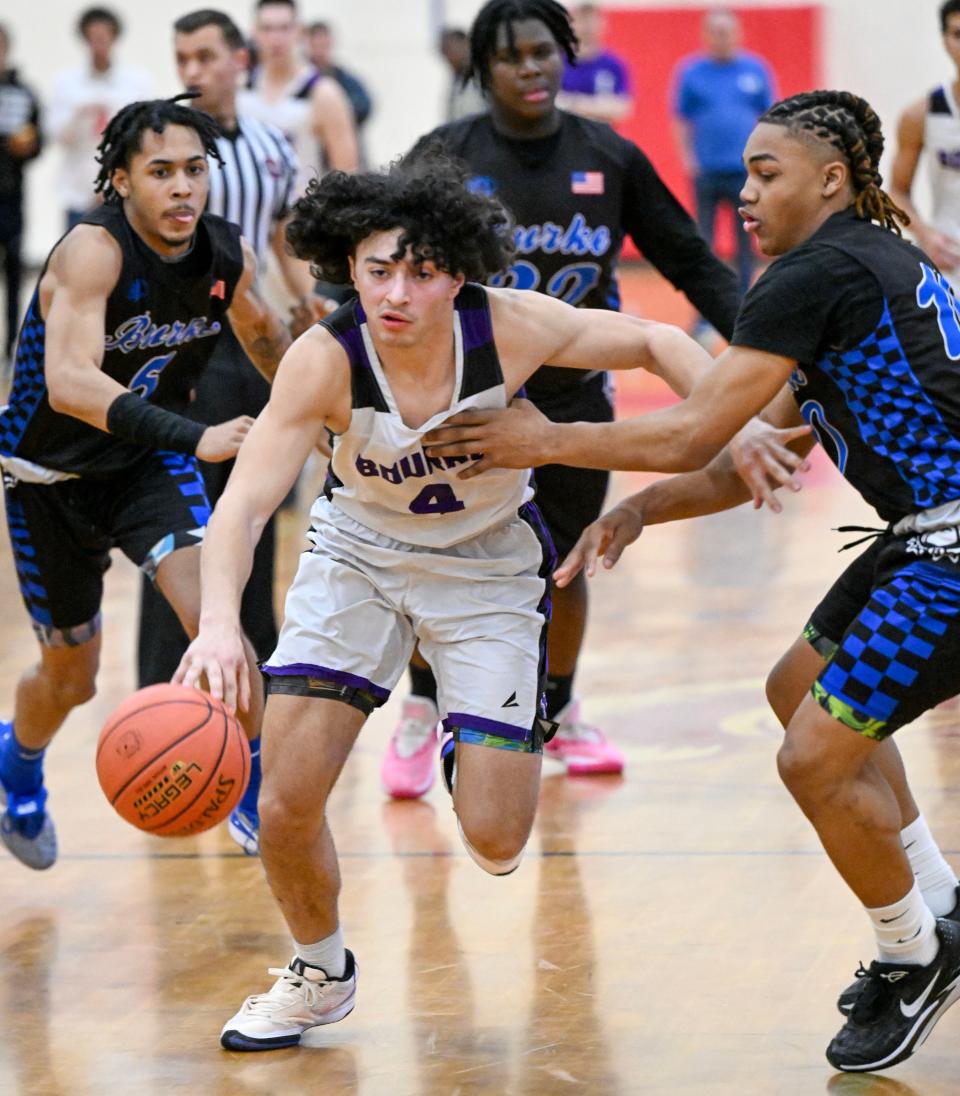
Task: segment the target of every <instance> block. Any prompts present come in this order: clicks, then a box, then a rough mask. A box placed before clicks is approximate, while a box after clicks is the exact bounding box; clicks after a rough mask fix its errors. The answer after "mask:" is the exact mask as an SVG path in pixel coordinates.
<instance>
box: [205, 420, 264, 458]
mask: <svg viewBox="0 0 960 1096" xmlns="http://www.w3.org/2000/svg"><path fill="white" fill-rule="evenodd" d="M251 426H253V419H252V418H250V416H249V415H238V416H237V417H236V418H235V419H230V420H229V421H227V422H221V423H220V424H219V425H218V426H208V427H207V428H206V430H204V432H203V435H202V436H201V438H200V444H199V445H198V446H197V457H198V458H199V459H200V460H208V461H212V462H213V463H218V462H219V461H223V460H230V458H231V457H235V456H236V455H237V453H238V452H239V450H240V445H241V443H242V442H243V439H244V438H245V437H246V436H247V434H248V433H249V432H250V427H251Z"/></svg>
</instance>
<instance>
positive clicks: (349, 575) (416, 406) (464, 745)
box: [175, 157, 710, 1050]
mask: <svg viewBox="0 0 960 1096" xmlns="http://www.w3.org/2000/svg"><path fill="white" fill-rule="evenodd" d="M509 228H510V225H509V222H508V219H507V215H506V214H505V212H504V211H503V208H502V207H501V206H500V204H499V203H498V202H497V201H496V200H495V199H493V198H490V197H489V196H486V195H484V194H482V193H470V192H469V191H468V190H467V189H466V188H465V187H464V185H463V182H462V176H461V174H460V172H459V170H458V169H456V168H454V167H453V166H452V165H451V164H450V163H449V162H447V161H444V160H442V159H439V160H438V159H436V158H433V157H427V158H425V159H421V160H419V161H415V162H414V163H413V164H412V165H410V164H409V163H408V164H403V163H401V164H399V165H396V166H394V168H393V169H392V170H391V171H390V173H389V174H388V175H374V174H361V175H353V176H348V175H344V174H342V173H340V172H333V173H331V174H329V175H327V176H326V177H325V178H324V179H322V180H320V181H318V182H314V183H311V185H310V187H309V189H308V191H307V195H306V197H305V198H303V199H301V200H300V201H299V202H298V203H297V205H296V207H295V213H294V218H293V221H292V222H291V225H290V228H289V230H288V237H289V239H290V242H291V243H292V245H293V247H294V250H295V252H296V253H297V254H298V255H300V256H301V257H303V258H309V259H311V260H312V262H313V264H314V269H315V271H316V272H317V273H318V275H322V276H324V277H325V278H327V279H328V280H330V281H334V282H342V281H344V280H346V279H347V278H350V279H351V280H352V281H353V283H354V285H355V287H356V290H357V292H358V294H359V298H358V300H357V301H354V302H352V303H348V304H345V305H343V306H342V307H341V308H340V309H338V311H337V312H336V313H334V314H333V315H332V316H331V317H329V318H328V319H325V320H323V321H322V322H321V323H320V324H318V325H316V326H315V327H313V328H312V329H311V330H310V331H308V332H307V333H306V334H304V335H303V336H301V337H300V339H298V340H297V342H296V343H295V344H294V346H293V347H292V348H291V350H290V351H289V353H288V354H287V355H286V357H285V359H284V362H283V364H282V366H281V368H280V371H279V372H278V374H277V378H276V380H275V381H274V384H273V388H272V390H271V395H270V402H269V404H268V405H267V408H266V409H265V411H264V412H263V414H262V415H261V416H260V418H259V419H258V420H257V422H256V424H255V425H254V427H253V428H252V430H251V432H250V434H249V436H248V439H247V440H246V444H244V446H243V447H242V448H241V451H240V454H239V456H238V458H237V465H236V468H235V471H234V473H233V475H232V476H231V478H230V482H229V484H228V486H227V490H226V492H225V493H224V495H223V496H222V498H221V499H220V501H219V502H218V504H217V507H216V510H215V513H214V516H213V519H212V525H211V528H210V532H209V536H208V539H207V541H206V546H205V548H204V553H203V568H202V570H203V583H202V584H203V607H202V613H201V630H200V635H199V636H198V638H197V639H195V640H194V642H193V643H192V644H191V646H190V648H189V649H188V651H187V652H186V654H185V655H184V659H183V661H182V663H181V665H180V668H179V669H178V671H177V674H176V677H175V680H178V681H183V682H184V683H186V684H195V683H196V682H198V681H199V680H201V679H202V677H203V676H204V675H206V677H207V679H208V680H209V682H210V687H211V689H212V690H213V692H214V693H215V694H216V695H218V696H222V697H223V698H224V699H225V700H226V702H227V703H228V704H229V705H230V706H231V707H232V706H234V705H236V704H237V703H238V702H239V704H240V707H241V708H243V707H244V706H245V705H247V704H248V703H250V701H251V698H252V696H253V694H254V693H255V692H256V691H257V689H256V688H252V687H251V681H250V673H249V668H248V665H247V663H246V662H245V661H244V649H243V644H242V639H241V635H240V631H239V625H238V606H239V597H240V591H241V590H242V589H243V585H244V582H245V580H246V575H247V571H248V569H249V566H250V560H251V555H252V551H253V547H254V545H255V543H256V540H257V536H258V534H259V530H260V529H261V528H262V526H263V524H264V522H265V521H266V520H267V519H268V518H269V516H270V514H271V513H272V512H273V510H274V509H275V508H276V507H277V506H278V505H279V503H280V502H281V500H282V499H283V497H284V496H285V494H286V492H287V490H288V489H289V487H290V484H291V483H292V482H293V480H294V478H295V477H296V475H297V473H298V472H299V471H300V467H301V465H302V464H303V462H304V460H305V459H306V457H307V455H308V453H309V452H310V450H311V448H312V447H313V446H314V444H315V443H316V439H317V437H318V435H319V434H320V433H321V432H322V431H323V430H324V429H327V430H329V431H330V432H331V434H332V437H333V457H332V462H331V474H330V478H329V480H328V486H327V491H326V494H325V496H324V497H322V498H320V499H319V500H318V502H317V504H316V506H315V507H314V510H313V513H312V515H311V516H312V522H313V524H312V528H311V531H310V540H311V541H312V544H313V548H312V549H311V550H310V551H308V552H307V553H305V554H304V555H303V556H302V557H301V564H300V568H299V571H298V573H297V576H296V578H295V580H294V583H293V585H292V587H291V589H290V592H289V594H288V597H287V604H286V617H285V621H284V624H283V628H282V630H281V635H280V640H279V644H278V647H277V650H276V651H275V652H274V654H273V655H272V656H271V657H270V658H269V659H268V660H267V663H266V664H265V666H264V673H265V674H266V676H267V680H268V699H267V710H266V718H265V723H264V733H263V759H264V771H263V776H264V779H263V785H262V788H261V793H260V827H261V828H260V855H261V858H262V860H263V865H264V869H265V871H266V874H267V879H268V881H269V883H270V886H271V888H272V890H273V893H274V895H275V896H276V898H277V900H278V902H279V905H280V908H281V911H282V913H283V915H284V917H285V919H286V921H287V924H288V926H289V928H290V932H291V935H292V936H293V938H294V942H295V943H294V946H295V952H296V954H295V956H294V959H293V960H292V961H291V963H290V966H289V968H287V969H285V970H276V971H273V973H275V974H277V975H278V979H277V981H276V983H275V985H274V986H273V988H272V989H271V990H270V991H269V992H268V993H266V994H259V995H255V996H253V997H250V998H249V999H248V1000H247V1001H246V1003H245V1004H244V1005H243V1007H242V1008H241V1009H240V1011H239V1012H238V1013H237V1014H236V1015H235V1016H234V1017H233V1018H232V1019H231V1020H229V1021H228V1022H227V1024H226V1026H225V1027H224V1029H223V1032H222V1034H221V1042H222V1044H223V1046H225V1047H227V1048H228V1049H232V1050H265V1049H272V1048H275V1047H283V1046H290V1045H293V1044H295V1043H297V1042H299V1040H300V1036H301V1034H302V1032H303V1031H304V1030H306V1029H307V1028H309V1027H313V1026H316V1025H318V1024H327V1023H333V1022H334V1021H336V1020H339V1019H341V1018H342V1017H343V1016H345V1015H346V1014H347V1013H348V1012H349V1011H350V1010H351V1009H352V1008H353V1004H354V994H355V987H356V964H355V963H354V959H353V956H352V955H351V954H350V952H348V951H346V950H345V949H344V943H343V936H342V934H341V930H340V926H339V922H338V915H337V895H338V891H339V870H338V866H337V857H336V852H335V849H334V846H333V839H332V836H331V834H330V830H329V827H328V825H327V821H326V818H325V811H326V804H327V799H328V796H329V794H330V792H331V790H332V788H333V785H334V783H335V782H336V779H337V777H338V775H339V773H340V770H341V767H342V766H343V763H344V762H345V760H346V758H347V755H348V754H349V752H350V750H351V748H352V746H353V744H354V742H355V740H356V738H357V735H358V733H359V731H360V729H361V727H362V726H363V723H364V722H365V720H366V718H367V716H368V715H369V714H370V712H371V711H372V710H373V709H374V708H376V707H378V706H379V705H381V704H383V703H384V701H385V700H386V699H387V697H388V696H389V693H390V690H391V689H392V688H393V686H394V685H395V684H396V682H397V680H398V679H399V678H400V676H401V674H402V673H403V670H404V667H405V666H406V663H407V660H408V659H409V657H410V652H411V650H412V648H413V644H414V641H415V640H419V643H420V646H421V650H422V651H423V653H424V655H425V657H426V658H427V659H428V661H429V662H430V664H431V666H432V667H433V669H434V671H435V673H436V675H437V680H438V684H439V698H440V708H441V713H442V715H443V716H444V728H445V731H446V739H445V742H444V753H443V755H444V770H445V774H446V776H447V781H448V786H449V787H450V789H451V792H452V795H453V802H454V808H455V811H456V814H457V820H458V825H459V828H460V832H461V836H462V838H463V842H464V845H465V847H466V849H467V851H468V853H469V854H470V856H471V857H472V858H473V859H474V860H475V861H476V862H477V863H478V864H479V865H480V866H481V867H482V868H483V869H484V870H486V871H488V872H490V873H491V874H493V875H506V874H508V873H509V872H512V871H513V870H514V869H515V868H516V867H517V864H518V863H519V860H520V857H521V854H522V851H523V847H524V844H525V843H526V840H527V837H528V835H529V833H530V828H531V825H532V822H533V816H534V810H535V807H536V800H537V789H538V786H539V780H540V755H541V750H542V746H543V739H544V728H545V721H544V720H543V719H542V718H541V715H542V712H541V707H540V700H541V688H542V680H541V675H542V671H543V658H544V649H543V632H544V628H545V625H546V621H547V618H548V615H549V597H548V580H549V573H550V569H551V562H550V560H551V558H552V556H553V550H552V546H551V545H550V543H549V537H548V535H547V534H546V532H545V529H544V526H543V525H542V523H541V521H540V518H539V515H538V513H537V511H536V509H535V508H534V507H533V506H532V504H531V502H530V499H531V496H532V494H533V489H532V486H531V483H530V475H529V473H528V472H527V471H526V470H521V471H519V472H502V471H497V472H491V473H490V474H489V475H486V476H483V477H481V478H479V479H476V480H471V481H469V482H468V483H463V482H462V481H460V480H458V479H457V476H456V473H457V470H458V469H459V468H460V467H462V466H464V465H467V464H468V463H469V462H470V461H473V460H476V459H477V458H476V455H474V454H471V455H470V456H468V457H464V458H455V459H454V460H452V461H445V460H428V458H427V457H426V455H425V453H424V451H423V448H422V439H423V436H424V434H425V433H426V432H427V431H429V430H430V429H431V428H433V427H434V426H436V425H437V424H439V423H441V422H443V421H444V420H445V419H446V418H447V417H448V416H449V415H450V414H452V413H455V412H457V411H458V410H461V409H463V408H468V407H504V406H505V405H506V404H507V402H508V401H509V400H510V399H511V397H512V396H513V394H514V393H515V392H516V391H517V390H518V389H519V388H520V386H521V385H522V384H524V382H525V381H526V380H527V378H528V377H529V376H530V375H531V374H532V373H533V372H534V371H535V370H536V369H537V368H538V367H539V366H540V364H541V363H542V362H544V361H549V362H552V363H554V364H555V365H557V366H558V367H563V368H573V369H586V368H588V367H589V366H590V365H591V364H592V363H593V362H595V361H596V360H598V359H600V360H603V361H604V362H606V364H607V365H608V366H609V367H610V368H611V369H623V368H631V367H637V366H645V367H647V368H649V369H651V370H653V371H654V372H657V373H658V374H659V375H661V376H662V377H663V378H664V379H665V380H666V381H667V382H668V383H669V384H670V386H671V387H672V388H674V389H675V390H676V391H678V392H679V393H681V394H682V393H683V392H685V391H687V390H689V388H690V386H691V385H692V383H693V381H694V378H695V377H696V376H697V375H699V374H700V373H702V372H703V370H704V369H705V368H706V367H707V365H708V364H709V361H710V359H709V357H708V356H707V355H706V354H705V353H704V352H703V351H702V350H701V349H700V348H699V347H698V346H697V345H696V344H695V343H694V342H693V341H692V340H691V339H689V338H688V337H687V336H686V335H684V334H683V333H682V332H681V331H679V329H676V328H671V327H666V326H664V325H660V324H653V323H650V322H646V321H643V320H638V319H635V318H632V317H628V316H623V315H620V314H618V313H616V312H609V311H598V310H589V311H588V310H577V309H575V308H572V307H570V306H569V305H567V304H564V303H563V302H562V301H558V300H555V299H553V298H551V297H550V296H548V295H546V294H539V293H522V292H517V291H514V290H510V289H486V288H484V287H482V286H481V285H478V284H475V283H476V282H479V281H482V280H484V279H485V278H487V277H488V276H489V275H490V274H492V273H493V272H494V271H495V270H498V269H502V268H503V267H504V266H505V264H506V263H507V262H508V260H509V254H510V239H511V234H510V232H509ZM461 486H464V487H466V490H465V491H460V492H459V493H458V488H459V487H461Z"/></svg>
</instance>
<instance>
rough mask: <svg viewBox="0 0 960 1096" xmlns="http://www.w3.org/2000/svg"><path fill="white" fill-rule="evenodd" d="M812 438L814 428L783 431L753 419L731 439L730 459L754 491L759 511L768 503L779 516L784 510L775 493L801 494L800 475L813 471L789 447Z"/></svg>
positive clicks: (789, 428) (807, 462)
mask: <svg viewBox="0 0 960 1096" xmlns="http://www.w3.org/2000/svg"><path fill="white" fill-rule="evenodd" d="M809 434H810V427H809V426H808V425H807V424H806V423H804V424H803V425H802V426H789V427H786V428H784V429H780V428H778V427H776V426H771V425H770V424H769V423H767V422H764V421H763V419H758V418H753V419H751V420H750V421H749V422H748V423H747V425H746V426H745V427H744V428H743V429H742V430H741V431H740V432H739V433H738V434H736V435H735V436H734V437H733V438H732V439H731V441H730V445H729V449H730V456H731V457H732V458H733V463H734V465H735V466H736V469H737V473H738V475H739V476H740V478H741V479H742V480H743V482H744V483H745V484H746V485H747V486H748V487H749V488H750V493H751V495H753V508H754V509H755V510H759V509H760V507H761V506H763V504H764V503H766V504H767V506H769V507H770V509H771V510H772V511H773V512H774V513H775V514H779V513H780V511H781V510H782V509H783V507H782V506H781V505H780V502H779V500H778V499H777V498H776V497H775V495H774V491H776V489H777V488H778V487H789V488H790V490H791V491H799V490H800V487H801V484H800V481H799V479H798V478H797V477H798V475H799V473H800V472H809V471H810V463H809V461H808V460H807V459H806V458H805V457H802V456H800V454H799V453H794V451H793V450H792V449H788V448H787V445H788V444H789V443H790V442H792V441H797V440H799V439H800V438H805V437H807V436H808V435H809Z"/></svg>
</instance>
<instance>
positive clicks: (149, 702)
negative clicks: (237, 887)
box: [97, 685, 250, 837]
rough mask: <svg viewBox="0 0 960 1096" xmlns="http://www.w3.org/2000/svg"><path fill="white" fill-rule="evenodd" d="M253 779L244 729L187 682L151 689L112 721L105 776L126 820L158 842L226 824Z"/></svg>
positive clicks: (100, 766)
mask: <svg viewBox="0 0 960 1096" xmlns="http://www.w3.org/2000/svg"><path fill="white" fill-rule="evenodd" d="M249 776H250V746H249V744H248V743H247V738H246V735H245V734H244V733H243V728H242V727H241V726H240V724H239V723H238V722H237V720H236V718H235V717H234V716H232V715H231V714H230V713H229V712H228V711H227V709H226V708H225V707H224V706H223V704H222V703H221V702H220V701H219V700H215V699H214V698H213V697H212V696H209V695H208V694H207V693H202V692H200V691H199V690H198V689H188V688H187V687H186V686H184V685H150V686H148V687H147V688H146V689H141V690H140V691H139V692H136V693H134V694H133V696H131V697H128V698H127V699H126V700H125V701H124V702H123V703H122V704H121V705H120V706H119V707H118V708H117V709H116V710H115V711H114V712H113V714H112V715H111V716H110V718H109V719H108V720H107V722H106V724H105V725H104V728H103V730H102V731H101V732H100V741H99V742H98V743H97V777H98V779H99V780H100V787H101V788H103V793H104V795H105V796H106V797H107V799H109V800H110V803H111V805H112V806H113V807H114V809H115V810H116V812H117V813H118V814H119V815H120V817H121V818H123V819H125V820H126V821H127V822H129V823H130V824H131V825H133V826H136V827H137V829H139V830H143V831H144V832H145V833H152V834H156V835H157V836H158V837H189V836H191V835H193V834H197V833H203V832H204V830H209V829H210V828H211V827H213V826H216V825H217V823H218V822H222V821H223V820H224V819H225V818H226V817H227V815H228V814H229V813H230V812H231V811H232V810H233V808H234V807H235V806H236V805H237V803H239V801H240V797H241V796H242V795H243V790H244V788H245V787H246V786H247V779H248V778H249Z"/></svg>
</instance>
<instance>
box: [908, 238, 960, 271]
mask: <svg viewBox="0 0 960 1096" xmlns="http://www.w3.org/2000/svg"><path fill="white" fill-rule="evenodd" d="M917 242H918V243H919V244H920V247H921V249H922V250H923V251H925V252H926V253H927V255H929V256H930V258H931V259H933V261H934V264H935V265H936V266H937V267H939V269H940V270H945V271H949V270H955V269H956V268H957V266H958V265H960V242H958V241H957V240H954V239H953V238H952V237H950V236H947V235H945V234H944V233H943V232H937V230H936V229H935V228H923V229H919V228H918V229H917Z"/></svg>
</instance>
